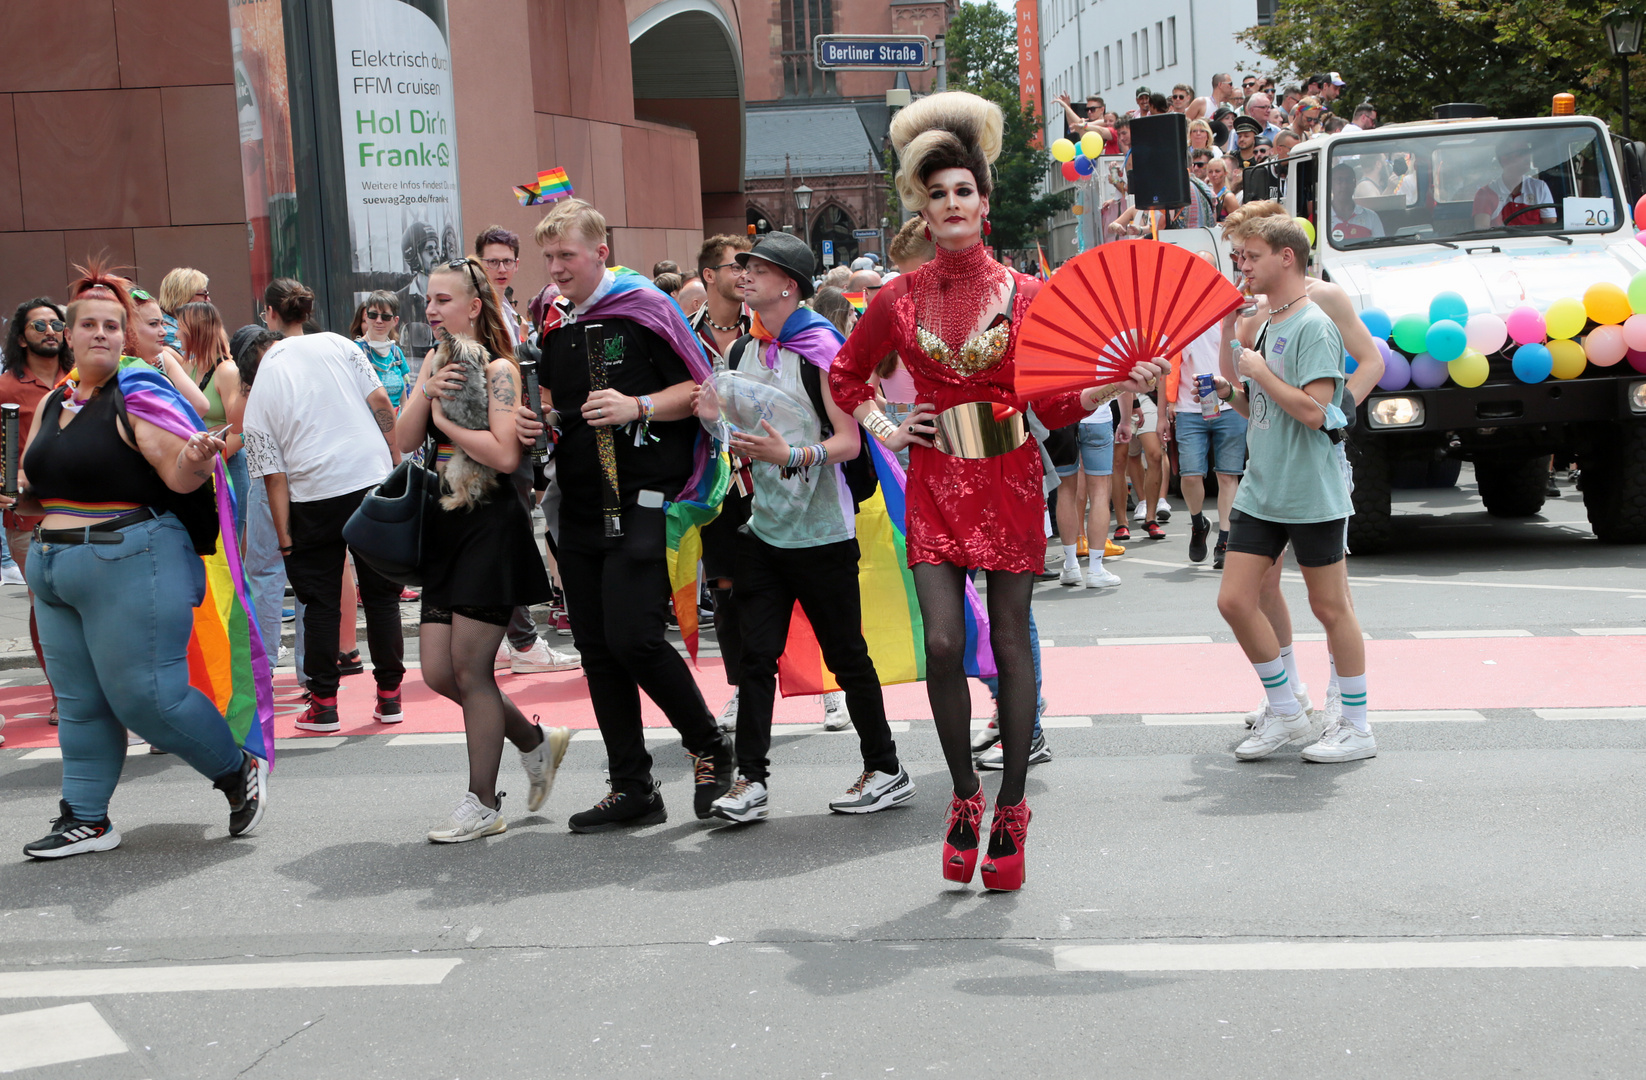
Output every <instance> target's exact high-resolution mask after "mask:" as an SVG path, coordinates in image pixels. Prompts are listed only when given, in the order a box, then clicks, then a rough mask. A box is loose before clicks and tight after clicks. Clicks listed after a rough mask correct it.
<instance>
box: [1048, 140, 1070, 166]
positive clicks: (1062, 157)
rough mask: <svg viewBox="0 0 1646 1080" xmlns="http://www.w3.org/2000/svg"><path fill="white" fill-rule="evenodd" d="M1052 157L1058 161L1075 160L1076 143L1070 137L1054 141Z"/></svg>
mask: <svg viewBox="0 0 1646 1080" xmlns="http://www.w3.org/2000/svg"><path fill="white" fill-rule="evenodd" d="M1052 157H1054V158H1056V159H1057V160H1058V161H1073V160H1074V143H1072V142H1070V141H1069V140H1068V139H1058V140H1057V141H1056V142H1054V143H1052Z"/></svg>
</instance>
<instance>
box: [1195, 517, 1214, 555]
mask: <svg viewBox="0 0 1646 1080" xmlns="http://www.w3.org/2000/svg"><path fill="white" fill-rule="evenodd" d="M1211 531H1212V523H1211V521H1210V520H1209V519H1202V520H1201V522H1200V524H1198V525H1196V524H1194V523H1193V522H1192V521H1191V522H1190V523H1189V561H1190V562H1205V561H1206V537H1207V535H1208V534H1209V533H1210V532H1211Z"/></svg>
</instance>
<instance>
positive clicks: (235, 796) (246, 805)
mask: <svg viewBox="0 0 1646 1080" xmlns="http://www.w3.org/2000/svg"><path fill="white" fill-rule="evenodd" d="M240 754H241V760H240V768H238V769H236V770H235V771H234V772H231V773H229V774H228V775H227V776H219V777H218V778H217V779H216V780H213V781H212V785H211V786H212V787H214V788H216V789H217V790H218V791H221V792H222V793H223V795H224V796H225V797H226V798H227V799H228V800H229V835H230V836H244V835H246V834H247V833H249V832H251V831H252V830H253V829H255V828H257V823H258V822H259V821H262V820H263V807H264V806H265V805H267V804H268V795H269V776H268V772H267V770H266V769H265V768H264V766H263V762H262V760H261V759H260V758H257V757H255V756H253V755H252V754H251V752H250V751H247V750H242V751H240Z"/></svg>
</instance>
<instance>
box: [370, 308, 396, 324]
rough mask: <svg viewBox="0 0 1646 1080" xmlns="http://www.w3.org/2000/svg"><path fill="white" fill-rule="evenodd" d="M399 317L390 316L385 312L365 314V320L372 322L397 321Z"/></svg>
mask: <svg viewBox="0 0 1646 1080" xmlns="http://www.w3.org/2000/svg"><path fill="white" fill-rule="evenodd" d="M399 317H400V316H398V315H391V314H389V313H388V312H387V311H368V312H366V318H368V319H370V320H371V321H372V322H393V321H394V320H395V319H398V318H399Z"/></svg>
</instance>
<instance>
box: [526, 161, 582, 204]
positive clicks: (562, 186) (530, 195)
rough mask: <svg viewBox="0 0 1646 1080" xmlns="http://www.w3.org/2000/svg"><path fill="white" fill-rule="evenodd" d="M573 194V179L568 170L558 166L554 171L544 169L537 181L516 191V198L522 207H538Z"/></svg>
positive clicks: (538, 175)
mask: <svg viewBox="0 0 1646 1080" xmlns="http://www.w3.org/2000/svg"><path fill="white" fill-rule="evenodd" d="M571 194H572V181H571V177H569V176H567V175H566V170H565V169H563V168H561V167H560V166H558V165H556V166H555V167H554V168H552V169H544V170H543V171H542V172H540V173H538V174H537V179H536V180H533V181H532V182H531V183H529V184H522V185H521V186H519V187H517V188H515V189H514V197H515V198H516V199H517V200H519V202H520V205H521V206H536V205H537V204H538V203H546V202H554V201H555V200H556V199H564V198H567V197H568V196H570V195H571Z"/></svg>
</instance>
